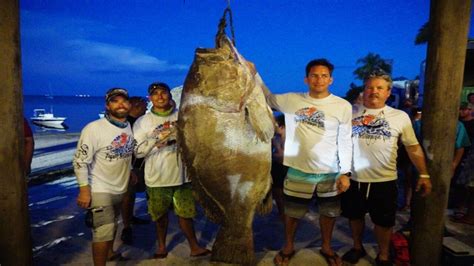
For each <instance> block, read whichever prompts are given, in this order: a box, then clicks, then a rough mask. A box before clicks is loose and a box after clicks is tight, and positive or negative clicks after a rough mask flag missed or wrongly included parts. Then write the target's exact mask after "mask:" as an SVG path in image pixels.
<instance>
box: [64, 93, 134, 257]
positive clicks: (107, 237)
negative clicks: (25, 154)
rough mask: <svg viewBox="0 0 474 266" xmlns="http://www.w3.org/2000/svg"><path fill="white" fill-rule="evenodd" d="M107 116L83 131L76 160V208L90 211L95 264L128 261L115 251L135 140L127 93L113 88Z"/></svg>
mask: <svg viewBox="0 0 474 266" xmlns="http://www.w3.org/2000/svg"><path fill="white" fill-rule="evenodd" d="M105 103H106V105H105V107H106V109H107V114H106V116H105V117H104V118H101V119H99V120H96V121H93V122H91V123H89V124H87V125H86V126H85V127H84V129H83V130H82V132H81V136H80V138H79V141H78V143H77V150H76V153H75V155H74V159H73V166H74V173H75V174H76V178H77V183H78V184H79V195H78V196H77V205H78V206H79V207H81V208H84V209H88V214H87V215H86V224H88V226H89V227H91V228H92V257H93V260H94V265H105V264H106V261H112V260H125V258H124V257H122V255H121V254H120V253H114V252H113V242H114V238H115V232H116V230H117V220H118V216H119V214H120V206H121V203H122V197H123V195H124V194H125V192H126V191H127V186H128V182H129V178H130V169H131V162H132V155H133V150H134V147H135V140H134V138H133V134H132V128H131V127H130V124H129V123H128V122H127V115H128V112H129V110H130V103H129V101H128V92H127V90H126V89H122V88H112V89H110V90H109V91H107V93H106V95H105Z"/></svg>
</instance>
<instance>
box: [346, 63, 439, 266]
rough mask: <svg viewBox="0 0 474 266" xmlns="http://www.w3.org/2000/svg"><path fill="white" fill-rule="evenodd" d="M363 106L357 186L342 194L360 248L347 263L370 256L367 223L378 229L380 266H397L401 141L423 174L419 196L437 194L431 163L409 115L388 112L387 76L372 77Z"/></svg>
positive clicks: (356, 116)
mask: <svg viewBox="0 0 474 266" xmlns="http://www.w3.org/2000/svg"><path fill="white" fill-rule="evenodd" d="M364 84H365V88H364V94H363V105H362V106H358V108H357V111H356V112H354V113H353V115H352V142H353V154H354V159H353V165H352V170H353V171H352V173H353V175H352V176H351V185H350V187H349V190H348V191H347V192H346V193H343V194H342V200H341V206H342V215H343V216H345V217H347V218H349V221H350V227H351V230H352V238H353V243H354V246H353V248H352V249H351V250H349V251H348V252H347V253H346V254H344V256H343V257H342V259H343V260H344V261H347V262H349V263H352V264H356V263H357V262H358V261H359V259H360V258H362V257H364V256H365V255H366V254H367V253H366V252H365V250H364V247H363V246H362V236H363V232H364V227H365V223H364V217H365V214H366V213H367V212H368V213H369V214H370V217H371V220H372V222H373V223H374V234H375V238H376V240H377V244H378V246H379V254H378V255H377V258H376V259H375V262H376V265H392V263H391V261H390V258H389V244H390V236H391V234H392V227H393V226H394V225H395V213H396V210H397V166H396V163H397V161H396V160H397V150H398V143H399V140H400V141H401V143H402V144H403V145H404V146H405V149H406V151H407V153H408V157H409V158H410V160H411V162H412V163H413V164H414V165H415V167H416V169H417V170H418V172H419V173H420V174H419V178H418V183H417V187H416V191H420V190H422V196H425V195H427V194H429V193H430V191H431V181H430V179H429V178H430V176H429V175H428V170H427V167H426V162H425V157H424V154H423V150H422V148H421V146H420V145H419V144H418V140H417V139H416V136H415V132H414V131H413V127H412V124H411V120H410V118H409V117H408V114H406V113H405V112H403V111H401V110H397V109H394V108H391V107H390V106H387V105H386V104H385V103H386V101H387V99H388V98H389V97H390V93H391V88H392V79H391V78H390V76H389V75H387V74H386V73H385V72H383V71H375V72H373V73H371V74H370V75H369V76H368V77H367V78H366V79H365V81H364Z"/></svg>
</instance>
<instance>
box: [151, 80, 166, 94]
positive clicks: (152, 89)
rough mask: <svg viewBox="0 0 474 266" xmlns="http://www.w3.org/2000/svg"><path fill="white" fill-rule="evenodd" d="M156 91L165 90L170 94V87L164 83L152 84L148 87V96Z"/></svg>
mask: <svg viewBox="0 0 474 266" xmlns="http://www.w3.org/2000/svg"><path fill="white" fill-rule="evenodd" d="M156 89H165V90H167V91H168V92H171V89H170V86H168V84H166V83H164V82H153V83H152V84H150V86H148V94H152V93H153V91H154V90H156Z"/></svg>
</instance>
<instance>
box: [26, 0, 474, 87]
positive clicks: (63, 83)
mask: <svg viewBox="0 0 474 266" xmlns="http://www.w3.org/2000/svg"><path fill="white" fill-rule="evenodd" d="M230 5H231V8H232V11H233V20H234V29H235V37H236V46H237V49H238V50H239V51H240V53H241V54H242V55H243V56H244V57H245V58H247V59H248V60H251V61H253V62H254V63H255V64H256V66H257V68H258V70H259V72H260V74H261V76H262V77H263V79H264V81H265V82H266V84H267V85H268V87H269V88H270V89H271V90H272V91H273V92H275V93H279V92H289V91H300V92H303V91H306V90H307V87H306V85H305V84H304V83H303V79H304V75H305V73H304V67H305V65H306V63H307V62H308V61H309V60H311V59H314V58H320V57H325V58H327V59H329V60H330V61H332V62H333V64H334V65H335V71H334V74H333V75H334V83H333V85H332V87H331V91H332V92H333V93H334V94H336V95H340V96H344V95H345V93H346V91H347V90H348V89H349V84H350V83H351V82H356V83H357V84H360V83H361V82H360V81H358V80H356V79H355V77H354V75H353V73H352V72H353V71H354V69H355V68H356V67H357V65H356V61H357V59H359V58H362V57H364V56H366V55H367V54H368V53H369V52H374V53H377V54H379V55H381V56H382V57H383V58H385V59H391V60H393V76H394V77H399V76H405V77H407V78H410V79H413V78H414V77H415V76H417V75H418V74H419V72H420V63H421V61H422V60H423V59H424V58H425V56H426V48H427V47H426V45H418V46H415V45H414V39H415V36H416V34H417V32H418V30H419V28H420V27H421V26H422V25H423V24H424V23H425V22H426V21H428V18H429V0H389V1H385V0H306V1H303V0H285V1H283V0H272V1H270V0H254V1H250V0H245V1H244V0H231V1H230ZM226 6H227V1H226V0H135V1H133V0H115V1H107V0H20V7H21V10H20V12H21V13H20V16H21V21H20V23H21V50H22V67H23V72H22V75H23V89H24V93H25V94H40V95H41V94H51V93H52V94H54V95H76V94H90V95H94V96H102V95H104V93H105V91H106V90H107V89H109V88H111V87H124V88H127V89H128V90H129V91H130V94H131V95H142V96H144V95H145V94H146V88H147V86H148V84H149V83H151V82H154V81H163V82H166V83H168V84H169V85H170V86H172V87H175V86H179V85H182V83H183V81H184V78H185V77H186V74H187V72H188V68H189V66H190V64H191V63H192V60H193V57H194V50H195V49H196V48H197V47H206V48H210V47H213V46H214V36H215V33H216V31H217V24H218V21H219V19H220V18H221V16H222V13H223V11H224V8H225V7H226ZM473 10H474V5H473ZM472 14H473V12H472V13H471V18H472V17H473V15H472ZM473 24H474V23H473V21H472V19H471V27H470V33H469V37H470V38H474V29H473V28H474V27H473ZM228 32H230V31H228Z"/></svg>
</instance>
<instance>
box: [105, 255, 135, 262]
mask: <svg viewBox="0 0 474 266" xmlns="http://www.w3.org/2000/svg"><path fill="white" fill-rule="evenodd" d="M127 260H130V259H129V258H125V257H123V256H122V254H120V253H114V254H113V255H112V256H110V257H109V258H108V259H107V261H127Z"/></svg>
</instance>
